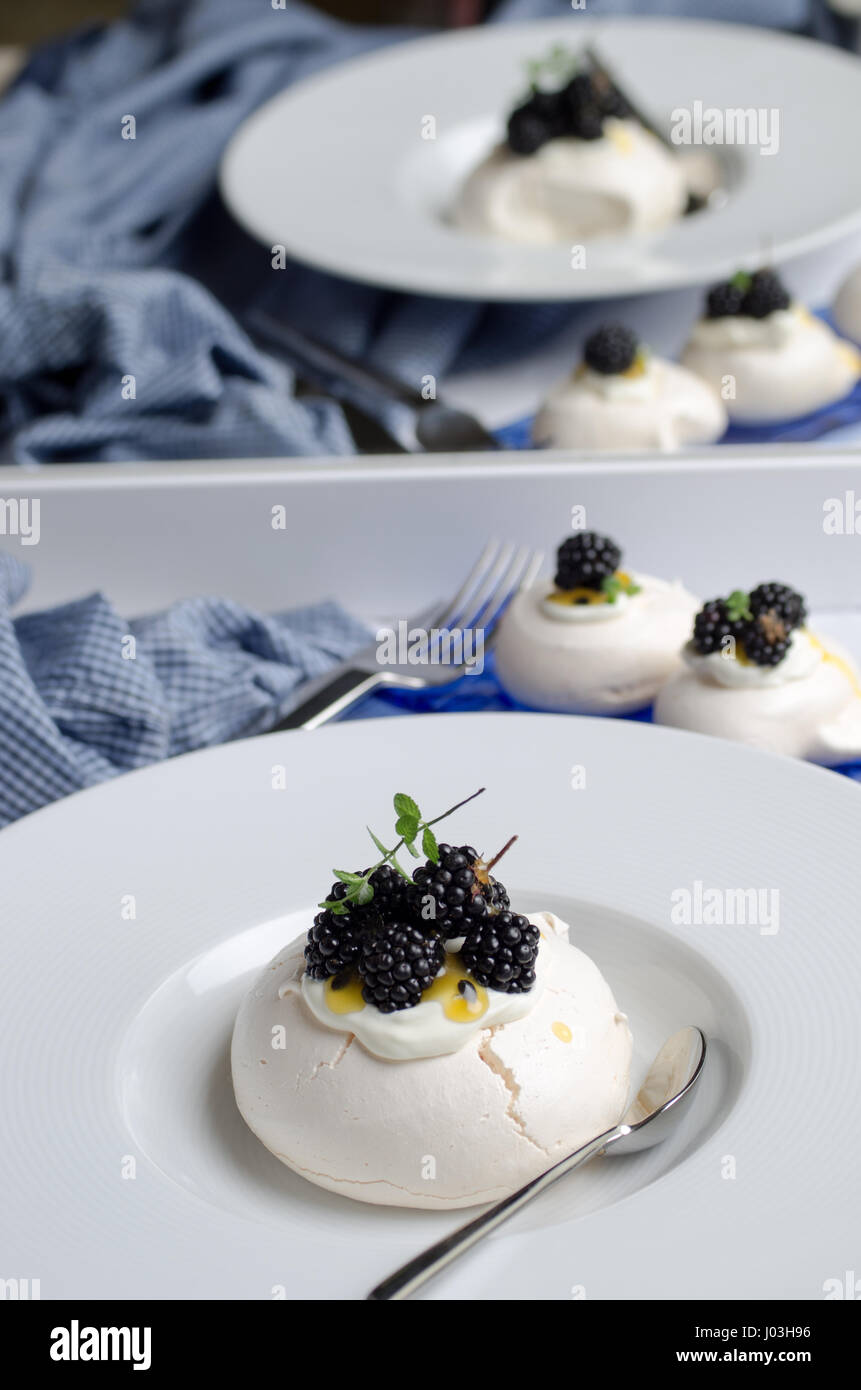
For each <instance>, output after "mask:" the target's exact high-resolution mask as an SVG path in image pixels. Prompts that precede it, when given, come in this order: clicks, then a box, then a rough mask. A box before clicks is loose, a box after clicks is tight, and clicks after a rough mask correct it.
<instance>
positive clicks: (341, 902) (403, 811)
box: [317, 787, 484, 917]
mask: <svg viewBox="0 0 861 1390" xmlns="http://www.w3.org/2000/svg"><path fill="white" fill-rule="evenodd" d="M483 791H484V787H479V789H478V791H477V792H473V793H472V796H467V797H465V798H464V800H463V801H458V803H457V805H456V806H450V807H449V809H448V810H447V811H443V813H442V815H441V816H434V817H433V819H432V820H424V819H423V817H422V813H421V811H420V810H419V808H418V805H417V804H416V802H415V801H414V800H413V798H412V797H411V796H407V794H406V792H396V793H395V796H394V798H393V805H394V808H395V815H396V816H397V820H396V821H395V834H396V835H397V836H398V837H399V838H398V842H397V844H396V845H394V847H393V848H392V849H386V846H385V845H384V844H383V842H382V840H380V839H379V838H378V837H377V836H376V835H375V834H374V832H373V830H372V829H371V828H370V826H368V827H367V830H368V834H369V835H370V837H371V839H372V840H373V842H374V844H375V845H376V847H377V849H378V850H379V852H380V854H381V855H382V858H381V859H378V860H377V862H376V864H372V865H371V867H370V869H368V870H367V871H366V872H365V873H363V874H356V873H350V871H349V870H347V869H333V870H332V872H333V873H334V875H335V877H336V878H337V879H338V881H339V882H340V883H344V884H346V885H347V891H346V893H345V894H344V896H343V898H327V899H326V900H325V901H324V902H321V903H318V904H317V906H318V907H323V908H328V909H329V911H330V912H332V913H334V914H335V916H336V917H343V916H344V914H345V913H347V912H349V910H350V907H351V905H352V906H356V907H364V906H365V904H366V903H369V902H371V900H372V899H373V896H374V889H373V885H372V884H371V875H372V874H374V873H375V872H376V870H377V869H379V868H381V867H382V865H383V864H391V866H392V868H393V869H394V870H395V871H396V872H397V873H399V874H400V875H401V878H405V879H406V881H407V882H408V883H411V882H412V879H411V878H410V876H409V874H408V873H407V872H406V870H405V869H404V868H403V867H402V865H401V864H399V863H398V859H397V854H398V850H400V849H403V848H404V847H406V849H407V850H408V851H409V853H410V854H411V855H412V856H413V858H414V859H419V858H420V857H421V854H420V851H419V850H418V848H417V846H416V840H417V839H418V837H419V835H421V845H422V851H423V852H424V854H425V857H426V858H427V859H430V861H431V863H433V864H438V863H439V846H438V845H437V840H436V836H435V835H434V833H433V830H432V829H431V826H433V825H436V824H437V822H438V821H441V820H445V818H446V817H447V816H450V815H452V814H453V812H455V811H459V810H460V808H461V806H466V804H467V802H469V801H474V800H475V798H476V797H477V796H481V793H482V792H483Z"/></svg>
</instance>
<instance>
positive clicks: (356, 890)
mask: <svg viewBox="0 0 861 1390" xmlns="http://www.w3.org/2000/svg"><path fill="white" fill-rule="evenodd" d="M373 896H374V890H373V888H372V887H371V885H370V883H369V882H368V880H367V879H366V878H360V879H359V882H358V883H354V884H353V886H352V888H348V889H347V899H348V901H349V902H351V903H358V905H359V907H364V906H365V903H369V902H370V901H371V899H372V898H373Z"/></svg>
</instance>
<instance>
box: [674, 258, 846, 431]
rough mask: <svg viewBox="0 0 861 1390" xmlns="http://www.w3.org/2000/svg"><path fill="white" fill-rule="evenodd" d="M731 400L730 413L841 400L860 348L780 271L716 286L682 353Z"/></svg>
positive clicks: (796, 409) (770, 415)
mask: <svg viewBox="0 0 861 1390" xmlns="http://www.w3.org/2000/svg"><path fill="white" fill-rule="evenodd" d="M681 361H682V365H683V366H685V367H688V368H690V370H691V371H692V372H696V374H697V376H700V377H702V379H703V381H706V382H708V384H709V385H710V386H711V387H712V388H713V390H715V391H716V392H717V393H718V394H719V395H720V397H721V399H722V400H723V401H724V402H725V404H726V408H727V412H728V414H729V417H730V419H731V420H736V421H739V422H741V423H747V424H757V423H767V422H769V421H775V420H792V419H797V418H799V417H800V416H802V415H808V414H810V412H811V411H814V410H819V409H820V408H821V407H822V406H825V405H831V404H833V403H834V402H835V401H839V400H842V399H843V397H844V396H846V395H847V394H848V393H849V392H850V391H851V390H852V388H853V386H854V385H855V383H856V382H857V380H858V378H859V376H861V354H859V353H858V351H857V349H856V348H855V347H853V345H852V344H851V343H847V342H845V341H844V340H843V339H842V338H839V337H838V336H837V334H836V333H833V332H832V330H831V329H830V328H829V327H828V325H827V324H825V323H823V322H822V320H821V319H817V318H814V317H813V315H812V314H810V313H809V312H808V310H807V309H805V308H804V306H803V305H802V304H798V303H796V302H795V301H793V300H792V298H791V297H790V295H789V292H788V290H787V289H786V287H785V286H784V284H783V282H782V281H781V279H780V278H779V276H778V275H776V274H775V272H774V271H773V270H757V271H755V272H754V273H753V274H752V275H749V274H748V273H747V272H746V271H740V272H739V273H738V274H737V275H735V276H733V278H732V279H731V280H728V281H726V283H724V284H721V285H715V286H714V288H713V289H711V290H710V291H709V293H708V296H707V299H706V312H705V316H704V317H703V318H701V319H700V320H699V322H698V323H697V324H696V326H695V328H694V330H693V333H692V334H691V337H690V339H689V341H688V343H687V346H686V347H685V349H684V352H683V353H682V358H681Z"/></svg>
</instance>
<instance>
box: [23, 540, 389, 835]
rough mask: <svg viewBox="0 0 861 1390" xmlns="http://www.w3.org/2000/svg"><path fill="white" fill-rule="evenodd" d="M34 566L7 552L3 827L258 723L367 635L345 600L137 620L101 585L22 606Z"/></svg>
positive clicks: (189, 604)
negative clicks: (41, 606) (46, 604)
mask: <svg viewBox="0 0 861 1390" xmlns="http://www.w3.org/2000/svg"><path fill="white" fill-rule="evenodd" d="M27 585H28V572H27V569H26V567H25V566H24V565H22V564H21V563H20V561H18V560H16V559H15V558H14V557H13V556H10V555H0V825H5V824H7V823H8V822H9V821H12V820H15V819H17V817H19V816H23V815H26V814H27V812H29V811H35V810H36V809H37V808H38V807H40V806H44V805H45V804H46V803H47V802H49V801H54V800H55V799H56V798H57V797H61V796H67V795H68V794H69V793H70V792H74V791H79V790H80V789H81V788H83V787H90V786H93V785H94V784H95V783H97V782H101V781H104V780H105V779H106V778H108V777H113V776H115V775H116V774H117V773H120V772H127V771H130V770H131V769H133V768H138V767H145V766H146V765H147V764H149V763H153V762H157V761H159V760H160V759H161V758H169V757H172V756H173V755H174V754H177V753H187V752H190V751H191V750H192V749H194V748H204V747H208V746H210V745H212V744H216V743H223V742H225V741H227V740H228V739H231V738H236V737H238V736H240V735H243V734H247V733H260V732H262V731H263V730H264V729H266V728H268V727H269V726H270V725H271V724H273V723H276V722H277V720H278V719H279V718H281V717H282V716H283V715H284V714H286V713H287V712H288V711H289V710H290V709H291V708H292V706H293V705H294V704H295V703H296V701H297V700H298V699H299V698H300V695H299V691H298V687H299V686H300V684H301V682H302V681H304V680H306V679H308V678H310V677H312V676H317V675H321V674H322V673H323V672H325V671H327V670H328V669H329V668H330V667H331V666H333V665H335V664H336V663H337V662H338V661H340V660H342V659H343V658H344V657H346V656H349V655H350V653H351V652H353V651H355V650H356V649H357V648H358V647H360V646H362V645H363V644H364V643H366V642H367V641H368V640H369V636H370V634H369V633H368V632H367V630H366V629H365V628H364V627H363V626H362V625H361V624H360V623H358V622H356V621H355V620H354V619H353V618H351V617H350V616H349V615H348V614H347V613H345V612H344V610H343V609H342V608H340V607H339V606H338V605H337V604H335V603H320V604H315V605H313V606H312V607H306V608H301V609H297V610H295V611H293V612H290V613H280V614H274V615H272V616H270V617H263V616H261V615H260V614H257V613H253V612H251V611H249V610H248V609H247V608H244V607H243V606H242V605H241V604H238V603H233V602H231V601H230V600H228V599H218V598H194V599H184V600H182V601H181V602H179V603H175V604H174V605H173V606H172V607H171V608H169V609H168V610H167V611H166V612H164V613H159V614H157V615H156V616H153V617H144V618H138V619H135V620H133V621H128V620H127V619H125V618H123V617H122V616H121V615H120V614H119V613H118V612H117V611H116V609H115V608H114V607H113V606H112V604H111V603H110V602H109V601H108V599H107V598H105V597H104V595H103V594H98V593H96V594H90V595H89V596H88V597H86V598H82V599H76V600H75V601H74V602H72V603H67V604H63V605H62V606H61V607H59V608H52V609H49V610H47V611H46V612H42V613H26V614H23V615H22V616H20V617H18V618H13V617H12V616H11V615H10V611H9V610H10V607H11V606H12V605H14V604H15V603H16V602H17V601H18V600H19V599H21V598H22V597H23V595H24V594H25V593H26V590H27Z"/></svg>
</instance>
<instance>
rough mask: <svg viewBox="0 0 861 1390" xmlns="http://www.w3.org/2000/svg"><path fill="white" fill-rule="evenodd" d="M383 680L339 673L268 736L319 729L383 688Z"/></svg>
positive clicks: (372, 674)
mask: <svg viewBox="0 0 861 1390" xmlns="http://www.w3.org/2000/svg"><path fill="white" fill-rule="evenodd" d="M382 682H383V676H382V675H381V673H379V672H377V671H372V672H370V673H369V672H368V671H358V670H353V669H352V668H351V667H348V668H347V670H346V671H339V672H338V674H337V675H336V676H333V677H332V679H331V680H327V681H325V682H324V684H323V685H322V686H320V688H319V689H318V690H316V691H315V692H314V694H313V695H309V696H308V697H307V698H306V699H304V700H303V701H302V703H301V704H299V705H297V706H296V708H295V709H293V710H291V711H290V713H289V714H288V715H287V716H286V717H285V718H284V719H282V720H281V721H280V723H278V724H274V725H273V726H272V728H271V729H268V730H267V732H268V733H270V734H277V733H281V732H282V730H284V729H318V728H319V727H320V725H321V724H327V723H328V722H329V720H330V719H334V718H335V715H336V714H342V713H343V711H344V710H345V709H349V708H350V706H351V705H354V704H356V702H357V701H358V700H361V699H362V697H363V696H364V695H367V694H368V693H369V692H370V691H371V690H374V689H375V688H376V686H378V685H381V684H382Z"/></svg>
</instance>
